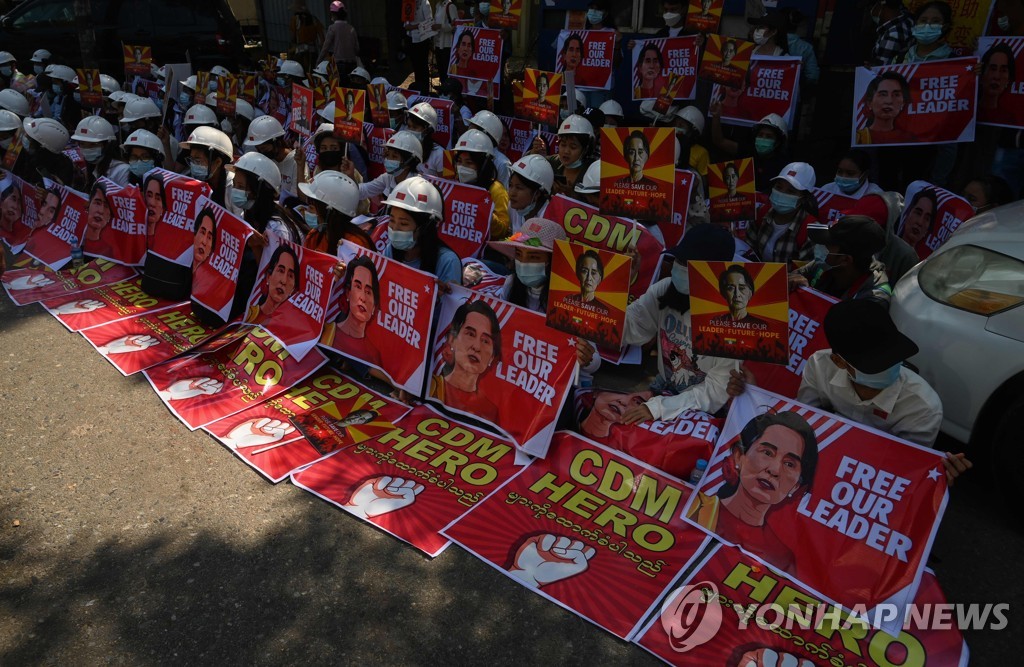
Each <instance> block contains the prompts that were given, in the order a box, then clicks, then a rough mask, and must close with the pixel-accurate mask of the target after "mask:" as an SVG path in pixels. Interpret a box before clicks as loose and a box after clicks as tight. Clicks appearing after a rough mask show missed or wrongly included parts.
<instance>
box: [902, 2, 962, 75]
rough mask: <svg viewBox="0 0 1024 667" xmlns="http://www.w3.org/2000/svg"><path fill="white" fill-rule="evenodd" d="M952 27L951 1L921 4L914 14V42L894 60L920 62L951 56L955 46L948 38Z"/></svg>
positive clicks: (912, 31) (912, 32)
mask: <svg viewBox="0 0 1024 667" xmlns="http://www.w3.org/2000/svg"><path fill="white" fill-rule="evenodd" d="M952 29H953V10H952V9H951V8H950V6H949V3H946V2H943V1H942V0H934V1H933V2H928V3H925V4H923V5H921V7H920V8H918V10H917V12H916V13H915V14H914V27H913V29H912V30H911V34H912V35H913V37H914V40H913V43H912V44H911V45H910V48H909V49H908V50H907V53H906V55H904V56H903V58H901V59H896V58H894V59H893V61H892V62H894V63H897V62H903V63H919V62H924V61H926V60H942V59H944V58H949V57H951V56H952V54H953V48H952V47H951V46H950V45H949V42H947V41H946V39H947V37H948V36H949V33H950V31H951V30H952Z"/></svg>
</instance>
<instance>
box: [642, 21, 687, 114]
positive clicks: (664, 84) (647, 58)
mask: <svg viewBox="0 0 1024 667" xmlns="http://www.w3.org/2000/svg"><path fill="white" fill-rule="evenodd" d="M697 39H698V38H697V36H696V35H691V36H686V37H663V38H660V39H645V40H637V41H636V44H635V45H634V46H633V70H632V71H633V99H634V100H650V99H654V98H656V97H658V96H659V95H662V94H664V93H666V92H667V94H668V96H669V97H671V98H672V99H673V100H679V99H685V100H691V99H693V95H694V89H695V88H696V85H697V63H698V61H699V60H700V49H699V48H698V46H697ZM673 75H674V76H673ZM665 110H667V108H666V109H665ZM665 110H662V111H661V113H664V112H665Z"/></svg>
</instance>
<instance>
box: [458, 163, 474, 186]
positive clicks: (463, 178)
mask: <svg viewBox="0 0 1024 667" xmlns="http://www.w3.org/2000/svg"><path fill="white" fill-rule="evenodd" d="M455 173H457V174H458V175H459V182H460V183H476V169H473V168H472V167H463V166H462V165H461V164H460V165H458V166H457V167H455Z"/></svg>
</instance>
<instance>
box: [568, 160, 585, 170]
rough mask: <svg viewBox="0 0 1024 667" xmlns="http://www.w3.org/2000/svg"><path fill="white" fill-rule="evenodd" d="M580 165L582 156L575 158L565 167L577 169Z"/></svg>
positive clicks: (581, 164)
mask: <svg viewBox="0 0 1024 667" xmlns="http://www.w3.org/2000/svg"><path fill="white" fill-rule="evenodd" d="M582 166H583V158H580V159H579V160H576V161H575V162H573V163H572V164H570V165H567V166H566V169H579V168H580V167H582Z"/></svg>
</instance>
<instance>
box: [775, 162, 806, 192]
mask: <svg viewBox="0 0 1024 667" xmlns="http://www.w3.org/2000/svg"><path fill="white" fill-rule="evenodd" d="M772 180H773V181H777V180H782V181H786V182H787V183H789V184H790V185H792V186H793V187H794V188H796V189H797V190H800V191H801V192H807V191H808V190H810V189H811V188H813V187H814V184H815V182H816V181H817V178H816V176H815V174H814V167H812V166H811V165H809V164H807V163H806V162H790V163H789V164H787V165H786V166H785V167H783V168H782V171H780V172H779V175H778V176H776V177H775V178H773V179H772Z"/></svg>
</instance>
